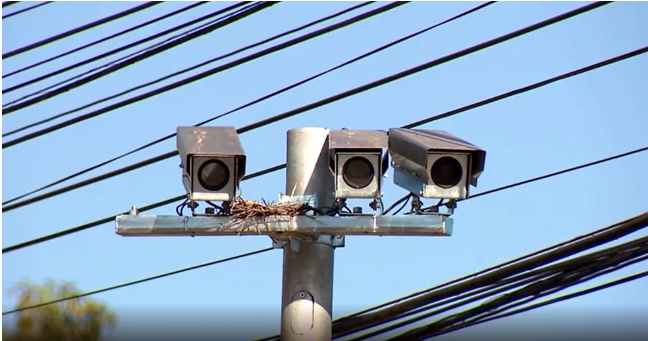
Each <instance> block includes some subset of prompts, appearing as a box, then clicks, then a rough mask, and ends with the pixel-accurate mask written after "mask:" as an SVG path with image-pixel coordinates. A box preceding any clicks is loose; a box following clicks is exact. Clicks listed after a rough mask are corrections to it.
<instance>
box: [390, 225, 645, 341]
mask: <svg viewBox="0 0 648 341" xmlns="http://www.w3.org/2000/svg"><path fill="white" fill-rule="evenodd" d="M643 239H646V238H643ZM644 244H645V241H644ZM647 252H648V249H647V248H646V247H645V245H644V247H643V249H642V250H640V251H637V252H635V253H631V254H630V255H619V256H616V257H610V258H609V259H606V260H604V261H601V263H594V264H590V265H589V268H592V269H589V268H588V269H585V270H583V269H575V270H573V271H571V272H568V273H566V274H563V275H561V276H558V277H556V278H553V279H548V280H547V279H545V280H542V281H539V282H538V283H533V284H531V285H529V286H527V287H525V288H522V289H518V290H516V291H513V292H510V293H507V294H505V295H502V296H500V297H498V298H497V299H494V300H490V301H488V302H486V303H482V304H481V305H479V306H476V307H473V308H470V309H468V310H466V311H464V312H460V313H457V314H454V315H451V316H448V317H446V318H444V319H441V320H439V321H435V322H433V323H430V324H427V325H425V326H422V327H419V328H415V329H414V330H410V331H408V332H406V333H404V334H401V335H399V336H396V337H393V338H390V340H394V341H395V340H424V339H427V338H429V337H433V336H438V335H440V334H441V333H443V331H444V329H447V328H450V329H452V327H453V325H455V324H457V323H462V322H463V321H465V320H467V319H469V318H471V317H474V318H475V319H479V316H480V315H483V314H484V313H486V314H487V315H486V316H492V315H495V314H498V313H500V312H501V311H502V310H506V309H508V308H512V307H515V306H519V305H522V304H526V303H528V302H531V301H533V300H536V299H538V298H540V297H543V296H547V295H550V294H553V293H555V292H558V291H561V290H564V289H567V288H569V287H572V286H574V285H577V284H580V283H583V282H586V281H589V280H591V279H594V278H596V277H599V276H602V275H605V274H608V273H610V272H614V271H618V270H620V269H622V268H624V267H627V266H629V265H632V264H635V263H637V262H641V261H644V260H646V257H642V256H645V254H646V253H647ZM520 300H521V302H516V301H520ZM512 302H515V303H513V304H512V305H508V306H507V304H509V303H512ZM495 309H497V310H495Z"/></svg>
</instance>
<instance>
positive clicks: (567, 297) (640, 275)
mask: <svg viewBox="0 0 648 341" xmlns="http://www.w3.org/2000/svg"><path fill="white" fill-rule="evenodd" d="M646 276H648V270H647V271H643V272H640V273H637V274H635V275H631V276H628V277H624V278H621V279H617V280H614V281H610V282H608V283H604V284H601V285H597V286H594V287H592V288H589V289H585V290H580V291H577V292H575V293H571V294H567V295H563V296H559V297H556V298H553V299H550V300H547V301H544V302H540V303H536V304H533V305H530V306H527V307H523V308H520V309H516V310H513V311H510V312H508V313H506V314H502V315H497V316H493V317H491V318H488V319H484V320H479V321H476V322H473V323H470V324H467V325H463V326H460V327H457V328H454V329H452V330H451V331H455V330H459V329H463V328H467V327H471V326H475V325H478V324H482V323H485V322H489V321H493V320H498V319H501V318H504V317H509V316H513V315H517V314H520V313H524V312H527V311H531V310H534V309H538V308H541V307H544V306H548V305H551V304H554V303H558V302H563V301H567V300H570V299H573V298H577V297H580V296H584V295H589V294H592V293H594V292H597V291H600V290H604V289H607V288H611V287H614V286H617V285H620V284H624V283H628V282H632V281H635V280H638V279H641V278H643V277H646Z"/></svg>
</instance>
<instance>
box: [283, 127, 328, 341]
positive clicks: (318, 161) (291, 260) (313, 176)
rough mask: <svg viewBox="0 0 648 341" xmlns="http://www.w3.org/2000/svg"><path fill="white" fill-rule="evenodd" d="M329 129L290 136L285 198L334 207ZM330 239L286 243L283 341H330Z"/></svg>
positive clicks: (292, 132) (302, 130) (300, 130)
mask: <svg viewBox="0 0 648 341" xmlns="http://www.w3.org/2000/svg"><path fill="white" fill-rule="evenodd" d="M328 133H329V131H328V129H325V128H298V129H292V130H289V131H288V150H287V157H286V163H287V167H286V195H291V196H293V197H295V196H304V197H305V198H306V199H307V198H309V197H311V196H312V198H313V199H314V200H315V202H316V203H317V205H318V206H320V207H330V206H332V205H333V204H334V201H335V197H334V193H333V192H334V190H335V187H334V182H333V181H334V178H333V175H332V174H331V172H330V171H329V169H328ZM330 238H331V237H328V238H327V236H323V237H320V239H319V240H317V241H306V240H302V241H300V242H299V248H298V249H297V250H295V249H296V248H295V247H292V248H291V246H290V244H289V243H286V245H285V246H284V250H283V252H284V259H283V283H282V300H281V301H282V302H281V307H282V311H281V339H282V340H283V341H298V340H299V341H303V340H313V341H315V340H317V341H327V340H331V316H332V311H333V309H332V308H333V250H334V248H333V246H331V244H330V243H329V242H327V239H328V240H329V241H330Z"/></svg>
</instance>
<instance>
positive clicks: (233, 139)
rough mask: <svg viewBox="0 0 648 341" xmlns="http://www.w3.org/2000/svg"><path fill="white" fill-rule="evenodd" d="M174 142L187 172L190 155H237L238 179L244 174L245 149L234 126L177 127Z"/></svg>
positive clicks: (189, 172)
mask: <svg viewBox="0 0 648 341" xmlns="http://www.w3.org/2000/svg"><path fill="white" fill-rule="evenodd" d="M176 144H177V148H178V153H179V154H180V158H181V160H182V164H183V167H184V168H185V171H186V172H187V173H188V174H191V170H190V169H188V168H187V167H191V166H190V165H191V163H190V162H189V161H190V159H191V156H193V155H204V156H231V157H237V158H238V166H237V170H238V176H239V179H240V178H241V177H243V175H245V164H246V156H245V151H244V150H243V146H242V145H241V141H240V140H239V136H238V133H237V132H236V129H235V128H234V127H178V129H177V138H176Z"/></svg>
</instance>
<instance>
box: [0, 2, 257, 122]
mask: <svg viewBox="0 0 648 341" xmlns="http://www.w3.org/2000/svg"><path fill="white" fill-rule="evenodd" d="M246 3H247V1H241V2H238V3H235V4H234V5H231V6H228V7H225V8H222V9H219V10H217V11H214V12H211V13H209V14H207V15H204V16H202V17H199V18H197V19H194V20H191V21H188V22H185V23H184V24H180V25H177V26H174V27H172V28H170V29H167V30H164V31H162V32H159V33H156V34H153V35H151V36H148V37H146V38H142V39H140V40H138V41H135V42H133V43H130V44H127V45H124V46H121V47H118V48H116V49H113V50H111V51H108V52H105V53H102V54H100V55H97V56H94V57H92V58H89V59H86V60H83V61H80V62H78V63H75V64H73V65H69V66H66V67H64V68H62V69H58V70H55V71H52V72H50V73H48V74H46V75H43V76H40V77H36V78H33V79H30V80H28V81H25V82H23V83H20V84H18V85H15V86H12V87H10V88H7V89H4V90H2V93H3V94H5V93H9V92H11V91H14V90H18V89H20V88H23V87H25V86H28V85H31V84H34V83H37V82H40V81H42V80H45V79H48V78H50V77H54V76H56V75H59V74H61V73H64V72H67V71H70V70H74V69H76V68H78V67H81V66H83V65H86V64H89V63H92V62H95V61H97V60H101V59H103V58H106V57H109V56H111V55H113V54H116V53H119V52H122V51H125V50H128V49H130V48H132V47H135V46H138V45H141V44H144V43H146V42H149V41H151V40H155V39H157V38H160V37H163V36H165V35H168V34H170V33H173V32H175V31H179V30H181V29H184V28H186V27H188V26H192V25H195V24H198V23H200V22H203V21H206V20H208V19H211V18H213V17H216V16H218V15H221V14H224V13H227V12H230V11H233V10H235V9H237V8H239V7H242V6H245V4H246ZM156 45H157V44H156ZM156 45H154V46H156ZM145 50H146V49H144V50H142V51H145ZM142 51H140V52H142ZM111 63H113V62H111ZM111 63H108V64H106V65H103V66H100V67H99V68H103V67H106V66H107V65H110V64H111ZM97 69H98V68H95V69H92V70H90V71H89V72H91V71H93V70H97ZM85 74H87V72H86V73H82V74H80V75H77V76H75V77H72V78H69V79H66V80H65V81H63V82H59V83H56V84H54V85H53V86H50V87H47V88H45V89H42V90H39V91H37V92H35V93H33V94H29V95H27V96H23V97H21V98H19V99H17V100H14V101H11V102H9V103H7V104H4V105H3V106H2V107H3V108H4V107H7V106H9V105H12V104H14V103H16V102H19V101H22V100H23V99H26V98H29V97H32V96H34V95H35V94H38V93H41V92H43V91H45V90H48V89H50V88H52V87H55V86H58V85H61V84H63V83H66V82H69V81H71V80H74V79H76V78H78V77H81V76H83V75H85ZM2 114H3V115H5V112H4V110H3V112H2Z"/></svg>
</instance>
